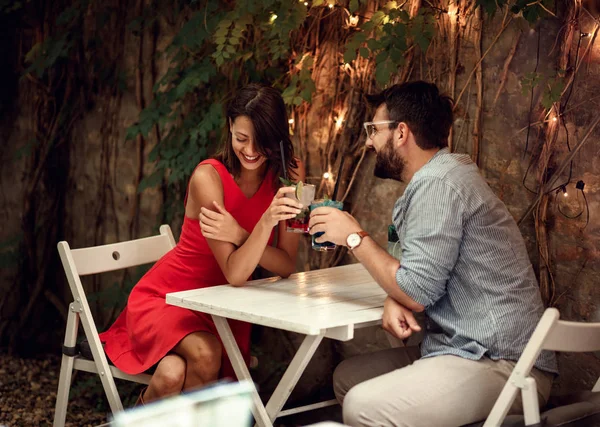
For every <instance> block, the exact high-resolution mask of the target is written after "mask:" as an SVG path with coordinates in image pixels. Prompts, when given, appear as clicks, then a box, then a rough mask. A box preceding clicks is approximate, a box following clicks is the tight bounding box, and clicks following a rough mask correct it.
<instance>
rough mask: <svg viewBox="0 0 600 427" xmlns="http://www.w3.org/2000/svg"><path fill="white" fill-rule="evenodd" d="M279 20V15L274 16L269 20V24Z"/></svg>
mask: <svg viewBox="0 0 600 427" xmlns="http://www.w3.org/2000/svg"><path fill="white" fill-rule="evenodd" d="M276 19H277V15H275V14H273V15H271V18H270V19H269V22H271V24H272V23H273V22H274V21H275V20H276Z"/></svg>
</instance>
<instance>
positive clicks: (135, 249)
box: [59, 225, 175, 276]
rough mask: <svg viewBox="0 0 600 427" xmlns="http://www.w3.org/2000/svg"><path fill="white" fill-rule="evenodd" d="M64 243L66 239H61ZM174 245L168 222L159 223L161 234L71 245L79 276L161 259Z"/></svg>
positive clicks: (65, 243) (74, 263)
mask: <svg viewBox="0 0 600 427" xmlns="http://www.w3.org/2000/svg"><path fill="white" fill-rule="evenodd" d="M61 244H64V245H67V242H60V243H59V247H60V245H61ZM174 246H175V239H174V238H173V234H172V233H171V228H170V227H169V226H168V225H161V226H160V234H158V235H156V236H151V237H145V238H142V239H136V240H129V241H126V242H119V243H113V244H109V245H102V246H93V247H89V248H82V249H70V252H71V256H72V260H73V267H75V269H76V270H77V274H79V276H86V275H89V274H96V273H106V272H108V271H114V270H121V269H124V268H129V267H135V266H138V265H143V264H149V263H151V262H155V261H157V260H159V259H160V257H162V256H163V255H164V254H166V253H167V252H169V251H170V250H171V249H173V247H174Z"/></svg>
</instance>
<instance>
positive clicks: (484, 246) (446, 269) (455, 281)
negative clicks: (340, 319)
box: [392, 149, 557, 372]
mask: <svg viewBox="0 0 600 427" xmlns="http://www.w3.org/2000/svg"><path fill="white" fill-rule="evenodd" d="M392 219H393V223H394V225H395V226H396V229H397V230H398V235H399V237H400V241H401V245H402V259H401V266H400V268H399V269H398V271H397V273H396V281H397V283H398V286H400V288H401V289H402V290H403V291H404V292H405V293H406V294H407V295H408V296H410V297H411V298H412V299H413V300H415V301H416V302H418V303H419V304H422V305H423V306H425V311H426V314H427V316H428V318H429V319H428V325H427V327H426V332H425V338H424V340H423V343H422V344H421V354H422V356H423V357H431V356H438V355H444V354H451V355H456V356H460V357H464V358H466V359H472V360H479V359H481V358H482V357H483V356H487V357H489V358H491V359H493V360H498V359H508V360H518V358H519V357H520V355H521V353H522V352H523V349H524V348H525V345H526V344H527V342H528V340H529V338H530V337H531V334H532V333H533V330H534V329H535V327H536V325H537V322H538V321H539V319H540V317H541V315H542V313H543V311H544V307H543V304H542V300H541V297H540V292H539V287H538V284H537V280H536V278H535V275H534V272H533V268H532V266H531V262H530V260H529V257H528V254H527V250H526V248H525V242H524V241H523V237H522V235H521V233H520V231H519V228H518V227H517V224H516V223H515V221H514V219H513V217H512V216H511V215H510V213H509V212H508V210H507V209H506V207H505V206H504V204H503V203H502V201H500V199H498V197H496V195H495V194H494V193H493V192H492V190H491V189H490V187H489V186H488V185H487V183H486V182H485V180H484V179H483V177H482V176H481V175H480V173H479V170H478V168H477V166H476V165H475V164H474V163H473V162H472V161H471V159H470V157H469V156H467V155H462V154H451V153H449V152H448V150H447V149H443V150H440V151H439V152H438V153H436V154H435V156H434V157H433V158H432V159H431V160H430V161H429V162H428V163H427V164H426V165H425V166H423V167H422V168H421V169H419V170H418V171H417V172H416V173H415V175H414V176H413V178H412V179H411V181H410V182H409V184H408V186H407V187H406V190H405V191H404V194H403V196H402V197H401V198H400V199H398V201H397V202H396V205H395V206H394V210H393V218H392ZM536 367H538V368H539V369H542V370H544V371H549V372H557V366H556V359H555V355H554V353H553V352H547V351H544V352H542V354H541V355H540V357H539V358H538V360H537V361H536Z"/></svg>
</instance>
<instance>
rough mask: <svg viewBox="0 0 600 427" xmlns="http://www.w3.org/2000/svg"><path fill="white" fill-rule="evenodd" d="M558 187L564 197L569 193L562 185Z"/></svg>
mask: <svg viewBox="0 0 600 427" xmlns="http://www.w3.org/2000/svg"><path fill="white" fill-rule="evenodd" d="M560 189H561V190H562V192H563V196H564V197H567V196H568V195H569V193H567V188H566V187H565V186H564V185H563V186H562V187H560Z"/></svg>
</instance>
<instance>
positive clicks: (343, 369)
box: [333, 359, 356, 405]
mask: <svg viewBox="0 0 600 427" xmlns="http://www.w3.org/2000/svg"><path fill="white" fill-rule="evenodd" d="M354 368H355V367H354V366H353V363H352V359H347V360H344V361H343V362H341V363H340V364H339V365H338V366H337V367H336V368H335V371H334V372H333V391H334V393H335V398H336V399H337V401H338V402H339V404H340V405H342V404H343V402H344V397H345V396H346V393H348V391H349V390H350V389H351V388H352V386H353V385H354V383H353V381H352V377H353V375H354V373H355V372H356V371H355V369H354Z"/></svg>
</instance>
